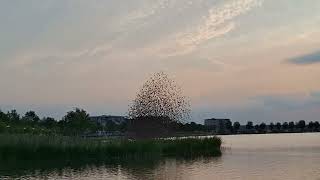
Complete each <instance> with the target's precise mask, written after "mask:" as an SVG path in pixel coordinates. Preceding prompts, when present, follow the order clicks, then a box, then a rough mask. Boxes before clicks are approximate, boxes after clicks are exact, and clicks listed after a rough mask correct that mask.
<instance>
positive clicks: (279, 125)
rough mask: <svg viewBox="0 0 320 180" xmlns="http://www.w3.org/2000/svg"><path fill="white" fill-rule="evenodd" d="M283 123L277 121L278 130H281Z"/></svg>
mask: <svg viewBox="0 0 320 180" xmlns="http://www.w3.org/2000/svg"><path fill="white" fill-rule="evenodd" d="M281 126H282V125H281V123H279V122H277V124H276V129H277V130H278V131H280V130H281Z"/></svg>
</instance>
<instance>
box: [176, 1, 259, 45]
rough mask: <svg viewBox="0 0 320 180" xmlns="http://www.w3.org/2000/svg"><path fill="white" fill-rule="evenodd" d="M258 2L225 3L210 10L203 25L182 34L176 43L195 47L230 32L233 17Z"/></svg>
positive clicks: (232, 25) (233, 25) (232, 26)
mask: <svg viewBox="0 0 320 180" xmlns="http://www.w3.org/2000/svg"><path fill="white" fill-rule="evenodd" d="M261 3H262V1H260V0H236V1H232V2H230V3H226V4H225V5H223V6H222V7H219V8H212V9H210V10H209V15H208V16H207V17H206V18H205V21H204V23H203V24H201V25H200V26H199V27H197V29H196V30H192V31H191V32H187V33H185V34H182V35H181V37H179V39H178V43H180V44H183V45H185V46H196V45H199V44H201V43H203V42H205V41H207V40H210V39H212V38H215V37H218V36H221V35H224V34H226V33H228V32H230V31H231V30H232V29H233V28H234V27H235V24H234V22H230V21H231V20H232V19H234V18H235V17H237V16H239V15H241V14H244V13H246V12H247V11H249V10H251V9H252V8H254V7H256V6H259V5H261Z"/></svg>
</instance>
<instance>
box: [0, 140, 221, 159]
mask: <svg viewBox="0 0 320 180" xmlns="http://www.w3.org/2000/svg"><path fill="white" fill-rule="evenodd" d="M220 147H221V139H220V138H218V137H212V138H201V139H200V138H192V139H191V138H186V139H171V140H169V139H167V140H165V139H158V140H136V141H129V140H108V141H107V140H101V139H100V140H97V139H84V138H79V137H78V138H77V137H61V136H39V135H11V134H3V135H0V160H4V161H15V160H40V161H45V160H53V161H60V160H63V161H70V162H73V161H99V162H102V161H108V160H117V159H133V158H137V159H139V158H160V157H199V156H220V155H221V150H220Z"/></svg>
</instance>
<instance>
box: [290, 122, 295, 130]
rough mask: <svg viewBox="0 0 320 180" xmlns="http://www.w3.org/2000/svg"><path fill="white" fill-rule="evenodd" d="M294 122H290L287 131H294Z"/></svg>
mask: <svg viewBox="0 0 320 180" xmlns="http://www.w3.org/2000/svg"><path fill="white" fill-rule="evenodd" d="M294 127H295V126H294V122H293V121H291V122H289V129H290V130H293V129H294Z"/></svg>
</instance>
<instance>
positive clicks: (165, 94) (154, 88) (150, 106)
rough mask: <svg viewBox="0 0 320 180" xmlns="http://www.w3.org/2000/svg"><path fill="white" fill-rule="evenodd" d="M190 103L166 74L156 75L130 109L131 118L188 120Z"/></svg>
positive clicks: (142, 89)
mask: <svg viewBox="0 0 320 180" xmlns="http://www.w3.org/2000/svg"><path fill="white" fill-rule="evenodd" d="M189 114H190V105H189V101H188V100H187V98H186V97H185V96H183V95H182V91H181V88H180V87H178V86H177V85H176V83H175V82H174V81H173V80H171V79H170V78H169V77H168V75H167V74H165V73H164V72H159V73H156V74H154V75H153V76H152V77H151V78H150V79H149V80H148V81H146V82H145V83H144V85H143V86H142V88H141V89H140V91H139V93H138V94H137V97H136V99H135V100H134V101H133V104H132V106H131V107H130V109H129V117H130V118H132V119H136V118H139V117H165V118H169V119H170V121H181V120H184V119H188V118H189Z"/></svg>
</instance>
